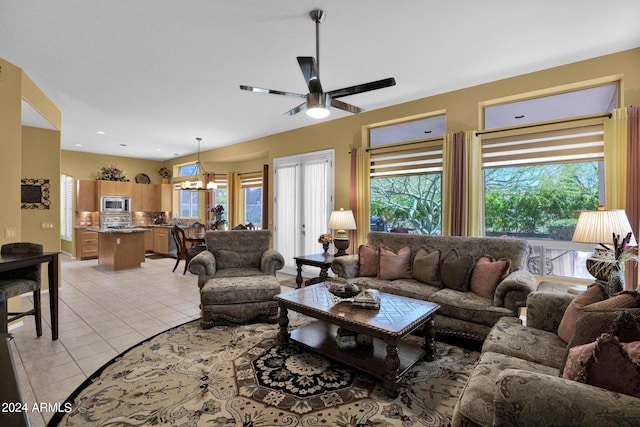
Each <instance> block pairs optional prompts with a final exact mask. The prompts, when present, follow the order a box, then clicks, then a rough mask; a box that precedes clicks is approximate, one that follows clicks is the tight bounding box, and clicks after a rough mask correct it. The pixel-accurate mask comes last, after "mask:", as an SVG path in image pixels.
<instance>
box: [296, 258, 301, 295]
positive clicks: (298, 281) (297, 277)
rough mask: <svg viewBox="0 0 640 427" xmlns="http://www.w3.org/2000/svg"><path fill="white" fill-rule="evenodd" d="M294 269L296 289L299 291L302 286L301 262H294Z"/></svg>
mask: <svg viewBox="0 0 640 427" xmlns="http://www.w3.org/2000/svg"><path fill="white" fill-rule="evenodd" d="M296 267H297V269H298V274H297V275H296V285H297V286H296V289H299V288H300V286H302V261H299V260H296Z"/></svg>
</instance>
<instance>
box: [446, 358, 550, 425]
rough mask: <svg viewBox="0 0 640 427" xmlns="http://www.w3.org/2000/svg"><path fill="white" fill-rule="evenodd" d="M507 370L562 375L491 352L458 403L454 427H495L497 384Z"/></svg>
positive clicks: (473, 373) (475, 372)
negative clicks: (499, 376) (499, 377)
mask: <svg viewBox="0 0 640 427" xmlns="http://www.w3.org/2000/svg"><path fill="white" fill-rule="evenodd" d="M506 369H524V370H526V371H530V372H535V373H540V374H546V375H553V376H557V375H558V370H557V369H555V368H551V367H548V366H545V365H542V364H539V363H534V362H530V361H528V360H524V359H519V358H517V357H511V356H507V355H504V354H500V353H493V352H490V351H489V352H483V353H482V354H481V355H480V360H478V363H477V364H476V366H475V368H474V369H473V372H472V373H471V375H470V376H469V380H468V381H467V384H466V385H465V388H464V390H463V391H462V394H461V395H460V397H459V399H458V403H457V404H456V409H455V410H454V418H453V421H452V425H456V426H461V425H465V426H467V425H468V426H475V425H477V426H491V425H493V416H494V406H493V403H492V402H493V396H494V393H495V391H496V380H497V378H498V375H500V373H502V372H503V371H504V370H506Z"/></svg>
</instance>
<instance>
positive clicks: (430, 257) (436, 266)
mask: <svg viewBox="0 0 640 427" xmlns="http://www.w3.org/2000/svg"><path fill="white" fill-rule="evenodd" d="M441 254H442V253H441V252H440V251H439V250H435V251H432V252H429V251H428V250H427V249H426V248H420V249H418V252H416V255H415V257H414V258H413V267H412V268H411V274H412V276H413V278H414V279H416V280H419V281H421V282H424V283H426V284H428V285H432V286H438V287H440V286H441V285H442V282H441V281H440V255H441Z"/></svg>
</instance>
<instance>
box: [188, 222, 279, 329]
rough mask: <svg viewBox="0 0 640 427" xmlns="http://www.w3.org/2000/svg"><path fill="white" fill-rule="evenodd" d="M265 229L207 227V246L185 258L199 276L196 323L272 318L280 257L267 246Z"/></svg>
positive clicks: (275, 310) (205, 325)
mask: <svg viewBox="0 0 640 427" xmlns="http://www.w3.org/2000/svg"><path fill="white" fill-rule="evenodd" d="M270 241H271V232H270V231H269V230H231V231H207V233H206V234H205V242H206V245H207V250H205V251H203V252H200V253H199V254H198V255H196V256H195V257H194V258H193V259H192V260H191V261H190V262H189V271H190V272H192V273H193V274H197V275H198V287H199V288H200V308H201V310H202V319H201V321H200V325H201V326H202V327H203V328H204V329H207V328H211V327H212V326H213V325H214V323H215V322H216V321H217V320H220V319H223V320H227V321H232V322H247V321H249V320H252V319H254V318H257V317H259V316H261V315H266V316H267V321H268V322H271V323H275V321H276V318H277V314H278V303H277V302H276V301H275V300H274V299H273V297H274V296H276V295H277V294H279V293H280V284H279V283H278V280H277V279H276V277H275V273H276V271H277V270H280V269H281V268H282V267H284V258H283V257H282V255H281V254H280V253H279V252H278V251H276V250H275V249H271V248H270V247H269V244H270Z"/></svg>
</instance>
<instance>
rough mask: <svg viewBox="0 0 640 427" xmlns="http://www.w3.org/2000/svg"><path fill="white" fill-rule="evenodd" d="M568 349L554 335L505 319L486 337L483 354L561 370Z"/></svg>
mask: <svg viewBox="0 0 640 427" xmlns="http://www.w3.org/2000/svg"><path fill="white" fill-rule="evenodd" d="M566 347H567V345H566V343H565V342H564V341H563V340H562V339H561V338H560V337H559V336H558V335H557V334H555V333H553V332H547V331H542V330H540V329H536V328H529V327H526V326H524V325H523V324H522V322H521V321H520V319H519V318H517V317H503V318H501V319H500V320H498V321H497V322H496V324H495V325H494V326H493V328H492V329H491V332H489V335H487V338H486V339H485V341H484V343H483V344H482V351H483V352H484V351H492V352H494V353H501V354H506V355H508V356H513V357H518V358H520V359H525V360H529V361H531V362H536V363H541V364H543V365H546V366H550V367H553V368H559V367H560V366H561V364H562V362H563V361H564V354H565V352H566Z"/></svg>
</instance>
